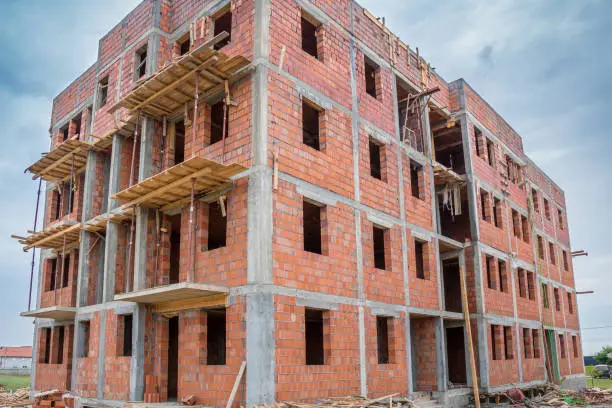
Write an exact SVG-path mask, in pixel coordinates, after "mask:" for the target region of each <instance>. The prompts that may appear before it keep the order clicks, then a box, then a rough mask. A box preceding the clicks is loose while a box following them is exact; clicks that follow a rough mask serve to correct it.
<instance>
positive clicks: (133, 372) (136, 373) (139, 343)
mask: <svg viewBox="0 0 612 408" xmlns="http://www.w3.org/2000/svg"><path fill="white" fill-rule="evenodd" d="M145 312H146V306H144V305H135V308H134V313H133V314H132V359H131V361H130V401H143V400H144V378H145V376H144V344H145V319H146V314H145Z"/></svg>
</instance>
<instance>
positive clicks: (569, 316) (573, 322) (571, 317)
mask: <svg viewBox="0 0 612 408" xmlns="http://www.w3.org/2000/svg"><path fill="white" fill-rule="evenodd" d="M560 291H561V298H562V299H563V313H564V314H565V327H567V328H568V329H571V330H579V329H580V324H579V323H578V310H577V308H576V303H577V299H576V292H568V291H567V290H565V289H560ZM568 294H570V295H571V298H572V310H571V313H570V307H569V300H568Z"/></svg>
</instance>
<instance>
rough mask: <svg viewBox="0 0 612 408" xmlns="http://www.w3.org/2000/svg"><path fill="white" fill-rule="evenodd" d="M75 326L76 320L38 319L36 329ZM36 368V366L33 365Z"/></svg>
mask: <svg viewBox="0 0 612 408" xmlns="http://www.w3.org/2000/svg"><path fill="white" fill-rule="evenodd" d="M73 324H74V320H55V319H42V318H37V319H36V323H35V328H37V329H38V328H43V327H59V326H71V325H73ZM32 367H34V364H32Z"/></svg>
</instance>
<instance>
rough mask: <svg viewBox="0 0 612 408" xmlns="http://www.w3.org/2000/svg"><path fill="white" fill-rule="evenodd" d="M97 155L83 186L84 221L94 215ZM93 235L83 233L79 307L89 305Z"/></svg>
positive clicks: (91, 159) (90, 158) (89, 161)
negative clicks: (90, 255) (90, 259)
mask: <svg viewBox="0 0 612 408" xmlns="http://www.w3.org/2000/svg"><path fill="white" fill-rule="evenodd" d="M96 159H97V153H96V152H94V151H90V152H89V154H88V156H87V165H86V166H85V182H84V185H83V214H82V217H81V218H82V220H85V221H86V220H89V219H91V217H92V214H93V208H92V207H93V190H94V185H95V181H96V161H97V160H96ZM90 244H91V234H90V233H89V232H85V231H82V232H81V244H80V247H79V273H78V278H77V307H82V306H85V305H87V289H88V282H89V247H90Z"/></svg>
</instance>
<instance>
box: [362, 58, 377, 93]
mask: <svg viewBox="0 0 612 408" xmlns="http://www.w3.org/2000/svg"><path fill="white" fill-rule="evenodd" d="M363 59H364V68H365V70H364V73H365V87H366V92H367V94H368V95H370V96H371V97H373V98H375V99H378V97H379V93H380V67H379V66H378V65H377V64H376V63H375V62H374V61H372V60H371V59H370V58H368V57H366V56H365V55H364V57H363Z"/></svg>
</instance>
